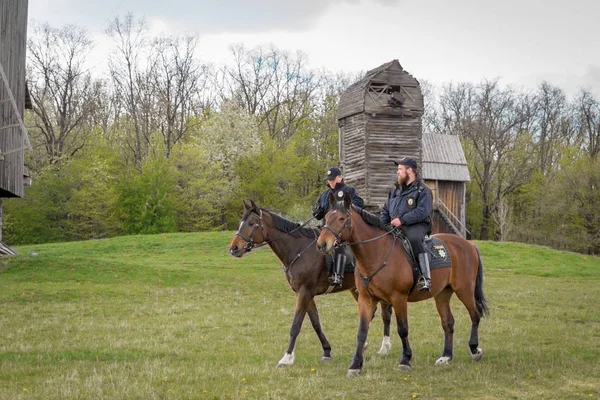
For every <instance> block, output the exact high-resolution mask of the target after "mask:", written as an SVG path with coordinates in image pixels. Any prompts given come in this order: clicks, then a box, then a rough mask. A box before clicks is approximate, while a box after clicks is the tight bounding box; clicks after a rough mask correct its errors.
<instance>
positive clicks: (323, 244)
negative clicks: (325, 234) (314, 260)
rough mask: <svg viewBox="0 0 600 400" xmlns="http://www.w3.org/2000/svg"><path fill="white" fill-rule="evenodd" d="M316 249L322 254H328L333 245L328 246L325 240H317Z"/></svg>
mask: <svg viewBox="0 0 600 400" xmlns="http://www.w3.org/2000/svg"><path fill="white" fill-rule="evenodd" d="M317 250H319V252H321V253H322V254H329V253H331V251H332V250H333V246H330V245H329V243H328V242H327V241H323V242H321V243H319V242H317Z"/></svg>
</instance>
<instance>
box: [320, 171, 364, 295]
mask: <svg viewBox="0 0 600 400" xmlns="http://www.w3.org/2000/svg"><path fill="white" fill-rule="evenodd" d="M326 178H327V189H325V191H324V192H323V193H321V195H320V196H319V200H317V204H315V206H314V207H313V209H312V214H313V217H315V218H316V219H318V220H322V219H323V217H325V214H327V211H329V200H328V197H329V193H337V191H338V190H342V191H344V192H345V193H348V194H349V195H350V198H351V199H352V204H354V205H355V206H357V207H360V208H362V207H363V204H364V202H363V199H361V198H360V197H359V196H358V193H356V189H354V188H353V187H352V186H346V185H345V184H344V176H343V175H342V171H340V169H339V168H335V167H334V168H329V170H327V177H326ZM334 260H335V268H334V270H333V271H331V274H330V276H329V283H331V284H332V285H334V286H338V287H341V286H342V280H343V278H344V264H345V263H346V254H344V249H343V248H340V247H336V248H335V257H334Z"/></svg>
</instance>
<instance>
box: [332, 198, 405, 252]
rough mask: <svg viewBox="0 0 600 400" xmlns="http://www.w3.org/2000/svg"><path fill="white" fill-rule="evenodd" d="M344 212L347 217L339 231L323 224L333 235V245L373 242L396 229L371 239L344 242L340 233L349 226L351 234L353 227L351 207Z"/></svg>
mask: <svg viewBox="0 0 600 400" xmlns="http://www.w3.org/2000/svg"><path fill="white" fill-rule="evenodd" d="M350 207H353V205H351V206H350ZM336 211H338V210H336ZM346 214H347V215H348V219H346V222H344V225H343V226H342V229H341V230H340V231H339V232H336V231H335V229H333V228H332V227H331V226H329V225H328V224H325V225H323V229H327V230H328V231H329V232H331V234H332V235H333V236H334V237H335V243H334V247H338V246H353V245H358V244H363V243H369V242H373V241H375V240H377V239H381V238H382V237H384V236H387V235H389V234H391V233H392V232H394V231H395V230H396V229H393V230H391V231H388V232H386V233H384V234H383V235H379V236H376V237H374V238H371V239H366V240H361V241H360V242H352V243H348V242H344V241H343V240H342V233H344V231H345V230H346V229H348V227H350V234H352V229H353V228H352V209H351V208H350V209H349V210H347V211H346Z"/></svg>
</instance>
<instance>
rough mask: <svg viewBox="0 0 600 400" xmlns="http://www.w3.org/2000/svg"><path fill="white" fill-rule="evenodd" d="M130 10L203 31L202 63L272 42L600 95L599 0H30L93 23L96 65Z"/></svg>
mask: <svg viewBox="0 0 600 400" xmlns="http://www.w3.org/2000/svg"><path fill="white" fill-rule="evenodd" d="M127 12H133V13H134V15H135V16H136V17H144V18H145V19H146V21H147V22H148V24H149V25H150V27H151V29H152V31H153V32H154V33H158V32H164V33H165V34H167V35H171V34H175V35H176V34H190V33H196V34H198V35H199V38H200V46H199V49H198V50H199V51H198V54H199V56H200V58H201V59H202V60H203V61H210V62H215V63H220V62H224V61H225V60H226V59H227V56H228V54H229V53H228V46H229V45H230V44H233V43H244V44H245V45H246V46H247V47H254V46H257V45H265V44H267V45H268V44H274V45H275V46H276V47H277V48H280V49H285V50H290V51H292V52H295V51H296V50H301V51H303V52H304V53H306V54H307V55H308V59H309V63H310V66H311V67H314V68H325V69H327V70H329V71H332V72H337V71H346V72H356V71H366V70H368V69H371V68H374V67H377V66H378V65H380V64H383V63H384V62H388V61H391V60H392V59H398V60H399V61H400V64H402V66H403V67H404V69H405V70H407V71H408V72H409V73H411V74H412V75H413V76H414V77H415V78H417V79H426V80H428V81H430V82H432V83H434V84H441V83H445V82H450V81H454V82H458V81H472V82H478V81H480V80H482V79H484V78H495V77H501V78H502V80H501V81H502V82H504V83H509V84H513V85H516V86H518V87H524V88H535V87H536V86H537V85H538V84H539V83H540V82H542V81H543V80H547V81H549V82H550V83H552V84H554V85H557V86H560V87H562V88H563V89H565V90H566V91H567V93H569V94H574V93H576V91H577V90H578V89H579V88H580V87H586V88H588V89H591V90H593V91H595V93H597V94H598V93H600V22H599V21H598V16H599V15H600V0H569V1H564V0H503V1H489V0H419V1H415V0H298V1H296V0H288V1H286V0H213V1H210V2H208V1H206V0H169V1H148V0H101V1H81V0H78V1H75V0H29V19H30V21H31V20H36V21H38V22H48V23H50V25H52V26H54V27H61V26H63V25H65V24H78V25H80V26H83V27H85V28H86V29H87V30H88V31H89V32H90V33H91V34H92V36H93V37H94V39H95V42H96V43H97V50H96V52H95V57H97V59H98V60H99V61H98V62H97V64H98V65H99V66H98V68H102V65H101V64H102V61H101V60H104V59H105V56H103V52H106V49H107V48H108V41H107V39H106V37H105V36H104V34H103V32H104V30H105V29H106V27H107V25H108V22H109V20H111V19H112V18H114V17H115V16H123V15H125V14H126V13H127Z"/></svg>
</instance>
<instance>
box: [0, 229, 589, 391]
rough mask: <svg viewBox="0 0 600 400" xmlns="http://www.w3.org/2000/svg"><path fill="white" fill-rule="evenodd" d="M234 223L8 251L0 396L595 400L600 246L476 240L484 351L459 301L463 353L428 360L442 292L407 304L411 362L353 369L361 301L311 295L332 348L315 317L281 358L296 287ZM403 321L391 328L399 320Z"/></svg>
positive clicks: (0, 319) (458, 343)
mask: <svg viewBox="0 0 600 400" xmlns="http://www.w3.org/2000/svg"><path fill="white" fill-rule="evenodd" d="M231 235H232V233H231V232H223V233H220V232H211V233H194V234H168V235H152V236H128V237H120V238H113V239H107V240H96V241H86V242H75V243H58V244H47V245H36V246H22V247H18V248H17V251H18V252H19V254H20V255H19V256H17V257H12V258H4V259H0V285H1V286H0V288H1V290H0V302H1V303H0V304H1V307H2V312H1V313H0V329H1V333H2V334H1V335H0V399H20V398H23V399H26V398H27V399H30V398H35V399H69V398H73V399H84V398H85V399H171V398H172V399H221V398H226V399H248V398H251V399H312V398H319V399H329V398H332V399H333V398H356V399H359V398H369V399H384V398H385V399H387V398H398V399H410V398H422V399H433V398H486V399H506V398H515V399H523V398H531V399H533V398H535V399H538V398H569V399H571V398H590V397H592V398H593V397H600V380H599V379H598V377H599V376H600V311H598V306H597V304H598V303H599V302H600V258H595V257H589V256H583V255H580V254H575V253H565V252H558V251H554V250H551V249H548V248H543V247H534V246H527V245H522V244H516V243H491V242H480V243H478V244H479V246H480V248H481V250H482V254H483V257H484V263H485V286H484V289H485V292H486V295H487V297H488V299H489V304H490V308H491V312H492V314H491V316H490V317H489V318H484V319H483V320H482V323H481V325H480V346H481V347H482V348H483V349H484V352H485V357H484V360H483V361H482V362H481V363H479V364H474V363H472V362H471V361H470V358H469V356H468V352H467V342H468V335H469V329H470V322H469V318H468V315H467V313H466V310H465V309H464V307H463V306H462V304H460V303H459V302H458V300H456V299H453V303H452V305H453V312H454V316H455V318H456V333H455V360H454V362H453V364H452V365H451V366H449V367H441V368H440V367H435V366H434V365H433V363H434V361H435V359H436V358H437V357H438V355H439V353H440V352H441V348H442V340H443V336H442V331H441V328H440V325H439V317H438V316H437V312H436V311H435V306H434V303H433V301H427V302H422V303H416V304H411V305H410V306H409V310H410V339H411V345H412V347H413V352H414V362H413V367H414V370H413V371H412V372H411V373H410V374H406V373H402V372H399V371H398V370H396V364H397V362H398V359H399V357H400V341H399V339H398V337H397V335H396V334H395V333H393V334H392V344H393V349H392V353H391V354H390V355H389V356H387V357H385V358H381V357H378V356H377V355H376V354H375V351H376V350H377V348H378V345H379V342H380V340H381V321H380V320H379V319H377V320H375V321H374V322H373V323H372V324H371V330H370V331H369V343H370V344H371V345H370V346H371V348H370V349H369V351H368V354H367V358H366V361H365V370H364V373H363V375H362V376H361V377H359V378H357V379H352V380H348V379H346V378H345V374H346V369H347V368H348V366H349V364H350V359H351V357H352V352H353V351H354V346H355V336H356V320H357V318H356V307H355V304H354V300H353V299H352V298H351V296H350V295H349V294H348V293H343V294H336V295H328V296H321V297H319V298H317V304H318V306H319V310H320V313H321V321H322V323H323V327H324V329H325V333H326V334H327V336H328V338H329V340H330V342H331V344H332V346H333V355H334V357H335V360H334V361H333V362H331V363H327V364H322V363H320V362H319V358H320V355H321V349H320V345H319V342H318V340H317V338H316V335H315V334H314V332H313V331H312V327H311V326H310V322H308V321H305V324H304V326H303V329H302V332H301V334H300V337H299V340H298V344H297V349H296V362H295V364H294V365H293V366H291V367H289V368H286V369H276V368H275V364H276V363H277V361H278V360H279V359H280V358H281V357H282V356H283V353H284V351H285V348H286V346H287V340H288V332H289V328H290V324H291V321H292V317H293V312H294V303H295V300H294V296H293V293H292V292H291V290H290V289H289V287H288V286H287V284H286V282H285V278H284V277H283V274H282V273H281V270H280V263H279V262H278V260H277V259H276V258H275V257H274V256H273V255H272V253H271V251H270V250H269V249H268V248H264V249H261V250H258V251H255V252H253V253H251V254H249V255H246V256H245V257H244V258H243V259H241V260H238V259H234V258H233V257H230V256H228V255H227V246H228V241H229V240H230V238H231ZM394 330H395V329H394Z"/></svg>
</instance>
